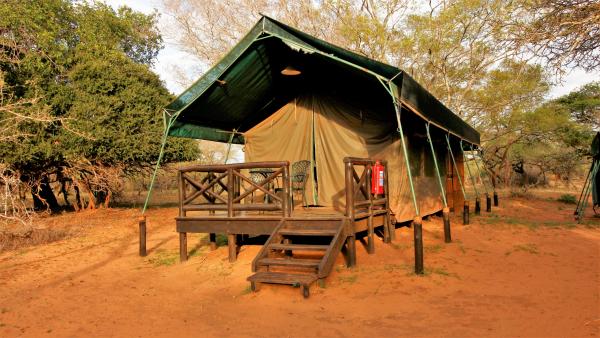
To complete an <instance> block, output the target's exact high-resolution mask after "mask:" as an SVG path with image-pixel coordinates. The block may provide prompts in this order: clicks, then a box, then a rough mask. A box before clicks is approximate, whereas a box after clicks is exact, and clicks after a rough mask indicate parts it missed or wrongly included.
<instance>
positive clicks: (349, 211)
mask: <svg viewBox="0 0 600 338" xmlns="http://www.w3.org/2000/svg"><path fill="white" fill-rule="evenodd" d="M344 162H345V163H344V165H345V169H346V170H345V179H346V217H348V219H349V222H350V228H351V229H350V231H351V233H350V234H349V235H348V237H347V238H346V251H347V253H348V267H353V266H355V265H356V233H355V229H354V182H353V180H354V177H353V175H352V171H353V170H354V169H353V167H352V163H350V162H349V161H346V160H344Z"/></svg>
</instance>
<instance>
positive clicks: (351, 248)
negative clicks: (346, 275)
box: [346, 235, 356, 268]
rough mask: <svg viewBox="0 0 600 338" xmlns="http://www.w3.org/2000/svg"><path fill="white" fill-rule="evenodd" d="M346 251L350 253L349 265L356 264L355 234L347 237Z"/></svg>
mask: <svg viewBox="0 0 600 338" xmlns="http://www.w3.org/2000/svg"><path fill="white" fill-rule="evenodd" d="M346 252H347V254H348V267H349V268H351V267H354V266H356V237H355V236H354V235H352V236H348V238H346Z"/></svg>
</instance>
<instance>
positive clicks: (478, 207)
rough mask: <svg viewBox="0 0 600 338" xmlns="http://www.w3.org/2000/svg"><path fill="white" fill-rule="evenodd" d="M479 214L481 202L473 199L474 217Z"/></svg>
mask: <svg viewBox="0 0 600 338" xmlns="http://www.w3.org/2000/svg"><path fill="white" fill-rule="evenodd" d="M480 214H481V202H480V201H479V197H475V215H480Z"/></svg>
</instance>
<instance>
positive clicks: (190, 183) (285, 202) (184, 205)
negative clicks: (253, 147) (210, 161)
mask: <svg viewBox="0 0 600 338" xmlns="http://www.w3.org/2000/svg"><path fill="white" fill-rule="evenodd" d="M266 168H268V169H273V172H272V173H269V175H268V176H267V177H265V179H264V180H262V182H260V183H255V182H254V181H252V180H251V179H250V178H249V177H248V176H246V175H245V174H244V173H242V170H243V169H266ZM193 173H204V174H206V175H204V177H203V178H202V179H195V178H194V177H193V176H194V175H192V174H193ZM177 176H178V181H179V216H180V217H186V212H187V211H201V210H206V211H209V212H211V214H212V213H214V212H215V211H219V210H220V211H227V217H232V218H233V217H236V212H237V211H281V212H282V214H283V216H284V217H289V216H291V208H293V206H291V205H289V196H287V195H288V194H289V193H290V187H289V185H290V177H289V162H288V161H276V162H248V163H236V164H219V165H192V166H187V167H183V168H179V170H178V174H177ZM280 177H281V179H282V182H283V188H284V189H283V196H278V195H277V194H275V193H274V192H273V191H271V190H270V189H268V185H269V184H273V182H275V181H277V180H278V179H279V178H280ZM219 187H220V188H221V189H220V190H219V189H218V188H219ZM188 188H191V189H192V192H191V193H190V194H189V195H188V194H187V189H188ZM257 191H258V192H262V193H264V194H265V196H266V197H267V198H265V201H264V203H255V202H254V201H252V202H251V203H242V202H246V201H244V198H246V197H247V196H249V195H250V194H253V193H254V192H257ZM198 198H203V200H202V201H197V199H198ZM204 200H206V201H204Z"/></svg>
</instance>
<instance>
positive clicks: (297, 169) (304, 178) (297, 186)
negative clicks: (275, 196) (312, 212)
mask: <svg viewBox="0 0 600 338" xmlns="http://www.w3.org/2000/svg"><path fill="white" fill-rule="evenodd" d="M310 167H311V166H310V161H308V160H301V161H297V162H294V163H292V175H291V176H290V181H291V182H292V204H293V200H294V193H295V192H300V193H301V194H302V205H303V206H304V207H307V206H308V203H307V202H306V182H308V177H309V176H310Z"/></svg>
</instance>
